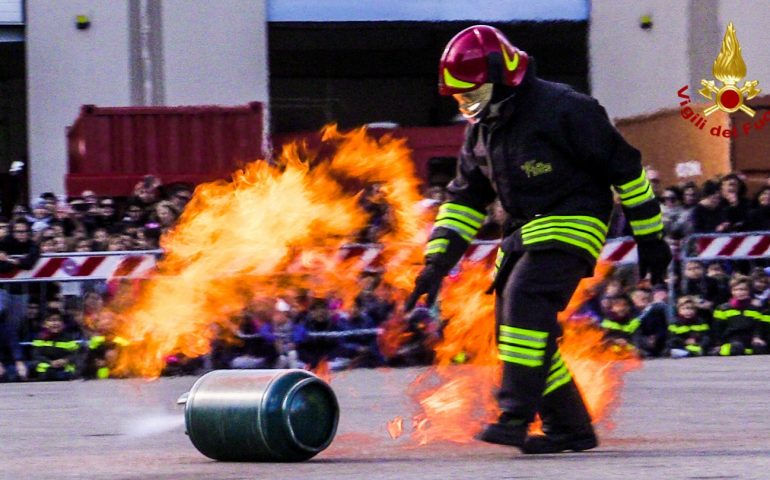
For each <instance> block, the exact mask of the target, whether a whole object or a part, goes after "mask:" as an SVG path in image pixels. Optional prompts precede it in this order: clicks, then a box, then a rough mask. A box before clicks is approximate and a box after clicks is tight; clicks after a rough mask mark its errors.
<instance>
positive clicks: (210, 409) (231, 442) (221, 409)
mask: <svg viewBox="0 0 770 480" xmlns="http://www.w3.org/2000/svg"><path fill="white" fill-rule="evenodd" d="M183 398H184V396H183ZM182 402H183V403H185V424H186V426H187V434H188V435H189V436H190V440H191V441H192V443H193V445H194V446H195V448H197V449H198V451H200V452H201V453H202V454H204V455H206V456H207V457H209V458H213V459H215V460H224V461H256V462H301V461H303V460H307V459H309V458H311V457H313V456H315V455H316V454H318V453H319V452H321V451H322V450H324V449H325V448H326V447H328V446H329V444H330V443H331V442H332V439H334V434H335V433H336V431H337V422H338V420H339V405H338V403H337V397H336V396H335V395H334V391H332V389H331V387H330V386H329V385H328V384H327V383H326V382H324V381H323V380H321V379H320V378H318V377H317V376H315V375H313V374H312V373H310V372H308V371H305V370H215V371H213V372H209V373H207V374H206V375H203V376H202V377H201V378H199V379H198V380H197V381H196V382H195V384H194V385H193V387H192V389H191V390H190V392H189V393H188V394H187V395H186V400H184V399H180V403H182Z"/></svg>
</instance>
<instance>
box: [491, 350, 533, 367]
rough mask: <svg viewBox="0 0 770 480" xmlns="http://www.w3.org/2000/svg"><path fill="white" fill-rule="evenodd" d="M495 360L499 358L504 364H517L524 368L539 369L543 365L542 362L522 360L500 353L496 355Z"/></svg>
mask: <svg viewBox="0 0 770 480" xmlns="http://www.w3.org/2000/svg"><path fill="white" fill-rule="evenodd" d="M497 358H499V359H500V360H502V361H504V362H508V363H518V364H519V365H524V366H525V367H540V366H542V365H543V361H542V360H532V359H529V358H522V357H519V356H514V355H503V354H502V353H500V354H498V355H497Z"/></svg>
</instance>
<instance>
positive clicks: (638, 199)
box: [620, 185, 655, 208]
mask: <svg viewBox="0 0 770 480" xmlns="http://www.w3.org/2000/svg"><path fill="white" fill-rule="evenodd" d="M654 198H655V194H654V193H653V191H652V186H651V185H647V190H645V191H644V193H643V194H642V195H637V196H635V197H632V198H629V199H625V200H624V199H621V200H620V204H621V205H622V206H624V207H627V208H630V207H635V206H637V205H639V204H642V203H644V202H648V201H650V200H653V199H654Z"/></svg>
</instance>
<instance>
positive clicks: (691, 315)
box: [676, 295, 698, 320]
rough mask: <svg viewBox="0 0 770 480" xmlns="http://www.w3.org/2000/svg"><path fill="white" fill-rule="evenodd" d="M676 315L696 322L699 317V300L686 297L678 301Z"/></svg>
mask: <svg viewBox="0 0 770 480" xmlns="http://www.w3.org/2000/svg"><path fill="white" fill-rule="evenodd" d="M676 314H677V315H678V316H679V317H680V318H683V319H685V320H694V319H695V317H696V316H697V315H698V300H697V299H696V298H695V297H691V296H689V295H685V296H683V297H680V298H679V300H677V301H676Z"/></svg>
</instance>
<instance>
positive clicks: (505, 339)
mask: <svg viewBox="0 0 770 480" xmlns="http://www.w3.org/2000/svg"><path fill="white" fill-rule="evenodd" d="M499 340H500V342H502V343H508V344H511V345H522V346H525V347H532V348H543V349H544V348H545V342H541V341H537V340H528V339H526V338H519V337H516V336H514V335H513V334H510V333H501V334H500V338H499Z"/></svg>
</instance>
